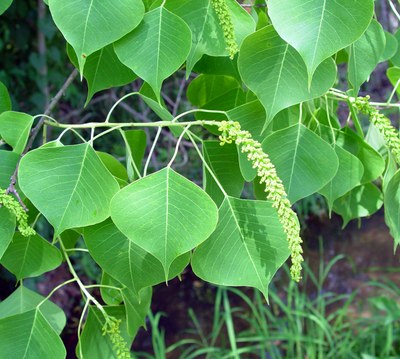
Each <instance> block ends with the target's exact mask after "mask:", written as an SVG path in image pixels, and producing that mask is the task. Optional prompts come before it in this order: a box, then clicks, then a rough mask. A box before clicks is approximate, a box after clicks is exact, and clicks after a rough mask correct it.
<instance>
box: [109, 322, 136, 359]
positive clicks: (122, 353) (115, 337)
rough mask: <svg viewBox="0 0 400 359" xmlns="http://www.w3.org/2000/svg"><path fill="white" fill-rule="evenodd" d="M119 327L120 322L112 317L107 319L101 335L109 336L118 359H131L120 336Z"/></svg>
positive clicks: (127, 348) (126, 346)
mask: <svg viewBox="0 0 400 359" xmlns="http://www.w3.org/2000/svg"><path fill="white" fill-rule="evenodd" d="M120 326H121V320H118V319H116V318H114V317H108V319H107V321H106V324H105V325H104V327H103V335H108V336H109V338H110V340H111V343H112V344H113V349H114V350H115V352H116V354H117V358H118V359H131V358H132V357H131V352H130V350H129V347H128V344H127V343H126V341H125V339H124V338H123V337H122V335H121V328H120Z"/></svg>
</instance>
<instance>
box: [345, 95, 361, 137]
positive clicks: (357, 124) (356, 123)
mask: <svg viewBox="0 0 400 359" xmlns="http://www.w3.org/2000/svg"><path fill="white" fill-rule="evenodd" d="M347 104H348V106H349V110H350V113H351V118H352V119H353V123H354V126H355V128H356V131H357V133H358V135H359V136H360V137H361V138H364V131H363V129H362V126H361V123H360V120H359V119H358V116H357V112H356V110H355V108H354V106H353V102H352V101H351V100H350V98H348V99H347Z"/></svg>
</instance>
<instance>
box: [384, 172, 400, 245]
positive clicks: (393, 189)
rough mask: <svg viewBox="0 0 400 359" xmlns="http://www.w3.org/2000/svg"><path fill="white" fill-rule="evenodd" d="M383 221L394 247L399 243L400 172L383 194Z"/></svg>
mask: <svg viewBox="0 0 400 359" xmlns="http://www.w3.org/2000/svg"><path fill="white" fill-rule="evenodd" d="M384 201H385V221H386V224H387V225H388V227H389V228H390V234H391V235H392V237H393V238H394V243H395V247H397V246H398V245H399V243H400V170H398V171H397V172H396V174H395V175H394V176H393V177H392V178H391V180H390V181H389V183H388V184H387V187H386V189H385V192H384Z"/></svg>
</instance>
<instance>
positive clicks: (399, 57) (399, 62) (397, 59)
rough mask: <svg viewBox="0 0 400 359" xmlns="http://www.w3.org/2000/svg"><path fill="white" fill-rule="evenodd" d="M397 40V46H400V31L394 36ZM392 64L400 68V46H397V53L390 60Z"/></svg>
mask: <svg viewBox="0 0 400 359" xmlns="http://www.w3.org/2000/svg"><path fill="white" fill-rule="evenodd" d="M394 37H395V39H396V40H397V44H400V29H398V30H397V31H396V33H395V34H394ZM390 62H391V63H392V64H393V65H394V66H400V46H397V51H396V53H395V54H394V55H393V56H392V57H391V58H390Z"/></svg>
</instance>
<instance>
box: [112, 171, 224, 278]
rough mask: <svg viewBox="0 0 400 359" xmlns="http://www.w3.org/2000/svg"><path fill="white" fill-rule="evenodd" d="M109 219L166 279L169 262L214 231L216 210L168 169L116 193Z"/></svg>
mask: <svg viewBox="0 0 400 359" xmlns="http://www.w3.org/2000/svg"><path fill="white" fill-rule="evenodd" d="M111 217H112V219H113V221H114V223H115V224H116V226H117V227H118V228H119V230H120V231H121V232H122V233H123V234H125V235H126V236H127V237H128V238H129V239H130V240H132V241H133V242H134V243H135V244H137V245H138V246H140V247H142V248H143V249H144V250H146V251H147V252H149V253H151V254H152V255H153V256H154V257H156V258H157V259H158V260H159V261H160V262H161V264H162V266H163V268H164V272H165V278H166V279H168V277H169V272H170V267H171V264H172V262H173V261H174V260H175V259H176V258H177V257H179V256H180V255H182V254H184V253H187V252H189V251H190V250H192V249H193V248H195V247H196V246H198V245H199V244H200V243H202V242H203V241H205V240H206V239H207V238H208V237H209V236H210V234H211V233H212V232H213V231H214V229H215V226H216V224H217V219H218V211H217V207H216V205H215V204H214V202H213V201H212V199H211V198H210V197H209V196H208V195H207V194H206V193H205V192H204V191H203V190H202V189H201V188H200V187H198V186H197V185H195V184H194V183H193V182H191V181H189V180H187V179H186V178H185V177H182V176H181V175H179V174H178V173H176V172H175V171H173V170H172V169H171V168H169V167H167V168H164V169H163V170H161V171H158V172H156V173H153V174H151V175H150V176H147V177H144V178H142V179H140V180H138V181H136V182H134V183H132V184H131V185H129V186H128V187H125V188H124V189H122V190H121V191H120V192H119V193H118V194H116V195H115V197H114V198H113V200H112V203H111Z"/></svg>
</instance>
